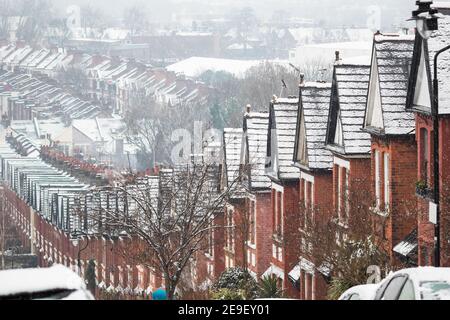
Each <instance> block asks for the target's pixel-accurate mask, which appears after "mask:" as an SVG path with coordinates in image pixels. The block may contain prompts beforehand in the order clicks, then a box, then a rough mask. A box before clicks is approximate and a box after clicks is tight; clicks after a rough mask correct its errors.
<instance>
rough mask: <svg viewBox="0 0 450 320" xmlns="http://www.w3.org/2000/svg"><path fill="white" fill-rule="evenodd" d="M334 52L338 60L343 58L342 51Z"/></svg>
mask: <svg viewBox="0 0 450 320" xmlns="http://www.w3.org/2000/svg"><path fill="white" fill-rule="evenodd" d="M334 54H335V55H336V62H337V61H339V60H341V57H340V54H341V53H340V52H339V51H336V52H335V53H334Z"/></svg>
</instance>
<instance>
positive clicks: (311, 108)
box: [293, 82, 333, 171]
mask: <svg viewBox="0 0 450 320" xmlns="http://www.w3.org/2000/svg"><path fill="white" fill-rule="evenodd" d="M299 96H300V98H299V110H298V114H297V124H296V134H295V143H294V146H295V149H294V157H293V160H294V164H295V165H296V166H297V167H299V168H300V169H302V170H306V171H314V170H331V168H332V160H333V159H332V154H331V152H330V151H329V150H327V149H326V147H325V142H326V133H327V122H328V115H329V109H330V97H331V84H330V83H321V82H311V83H306V84H304V85H301V86H300V95H299Z"/></svg>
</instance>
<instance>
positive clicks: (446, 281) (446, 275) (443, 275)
mask: <svg viewBox="0 0 450 320" xmlns="http://www.w3.org/2000/svg"><path fill="white" fill-rule="evenodd" d="M401 275H407V276H408V278H409V280H411V281H412V282H413V284H414V286H415V288H416V292H415V295H416V299H417V300H423V299H425V300H428V299H432V300H450V268H435V267H418V268H410V269H403V270H399V271H397V272H392V273H390V274H389V276H388V277H386V278H385V279H384V280H383V281H382V282H381V283H380V284H379V289H380V290H381V289H382V288H384V287H385V285H387V283H388V282H390V281H391V280H392V279H393V278H394V277H396V276H401ZM433 283H438V285H437V287H436V288H431V287H433ZM377 294H378V292H377ZM423 294H424V295H427V297H425V298H424V297H423V296H422V295H423Z"/></svg>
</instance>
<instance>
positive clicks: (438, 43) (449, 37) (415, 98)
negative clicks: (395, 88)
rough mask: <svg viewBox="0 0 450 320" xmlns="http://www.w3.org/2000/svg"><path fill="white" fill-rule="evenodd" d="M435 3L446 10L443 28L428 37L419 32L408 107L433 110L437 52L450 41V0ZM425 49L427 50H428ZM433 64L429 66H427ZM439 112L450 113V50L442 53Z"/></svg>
mask: <svg viewBox="0 0 450 320" xmlns="http://www.w3.org/2000/svg"><path fill="white" fill-rule="evenodd" d="M433 7H435V8H437V9H438V10H439V12H440V13H441V14H442V17H441V18H440V19H439V20H438V23H439V28H438V30H437V31H434V32H433V33H432V35H431V37H430V39H428V40H422V37H421V36H420V34H419V33H418V32H417V34H416V41H415V44H414V55H413V65H412V67H411V79H410V82H409V91H408V102H407V107H408V108H414V110H416V111H419V112H425V113H428V114H429V113H431V98H432V96H433V94H432V89H431V88H432V78H433V76H434V71H433V69H434V56H435V54H436V53H437V51H438V50H440V49H442V48H444V47H445V46H447V45H450V2H436V3H434V5H433ZM424 53H425V54H424ZM427 66H429V68H427ZM438 80H439V113H440V114H450V86H449V80H450V54H449V53H448V52H446V53H443V54H441V55H440V56H439V61H438Z"/></svg>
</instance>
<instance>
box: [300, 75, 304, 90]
mask: <svg viewBox="0 0 450 320" xmlns="http://www.w3.org/2000/svg"><path fill="white" fill-rule="evenodd" d="M304 86H305V74H304V73H300V87H304Z"/></svg>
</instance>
